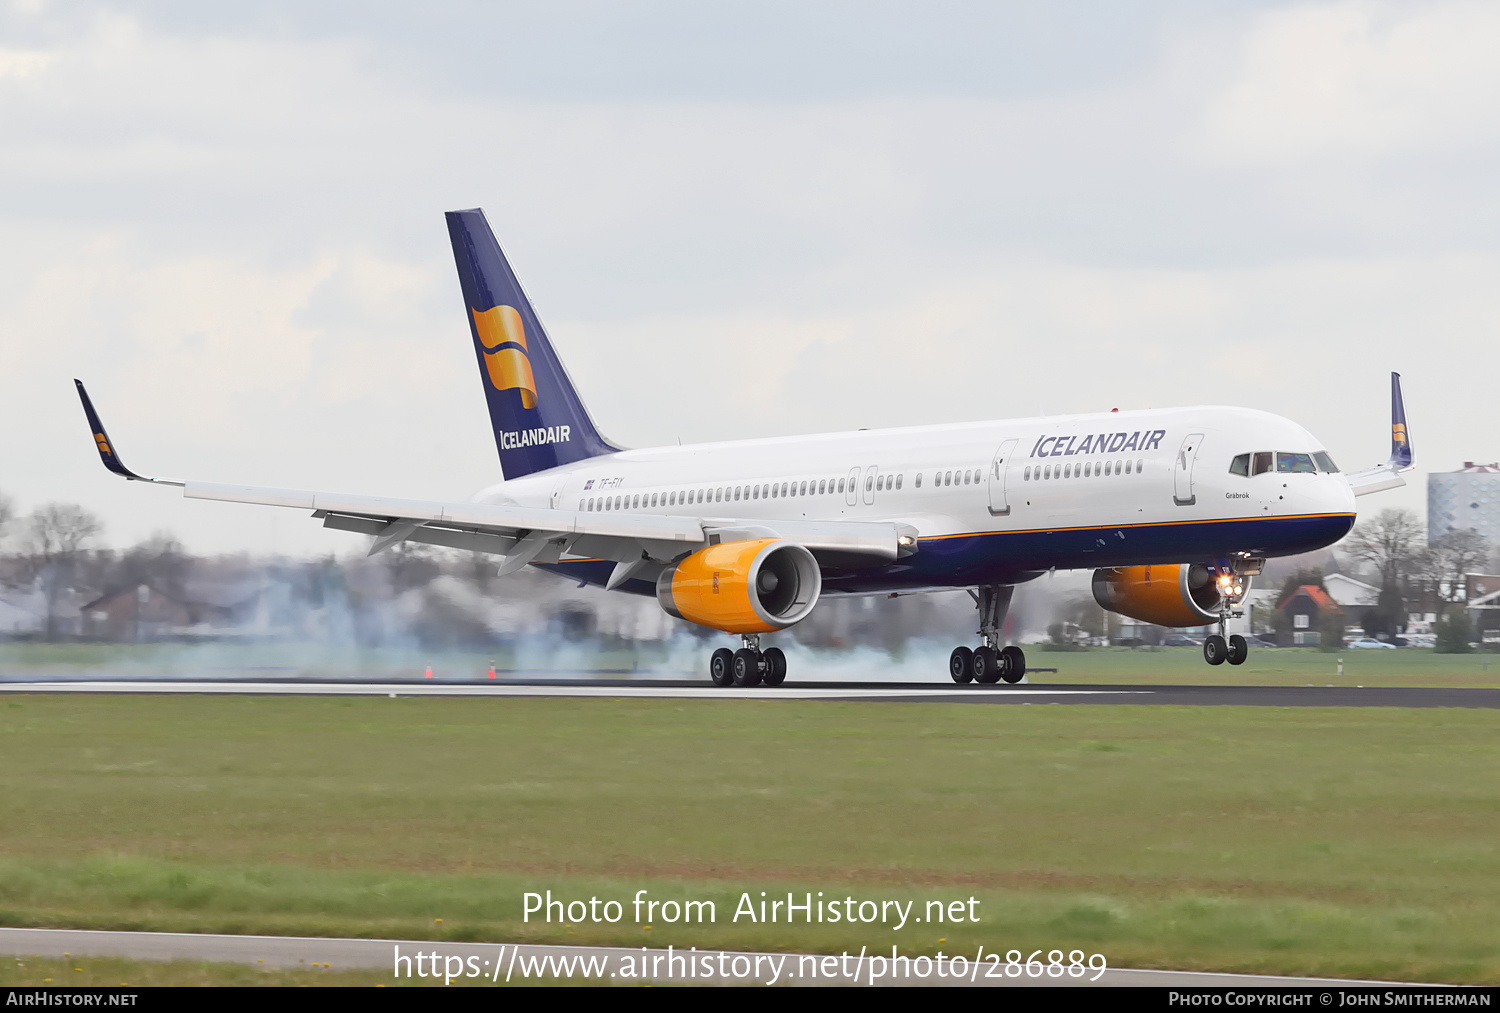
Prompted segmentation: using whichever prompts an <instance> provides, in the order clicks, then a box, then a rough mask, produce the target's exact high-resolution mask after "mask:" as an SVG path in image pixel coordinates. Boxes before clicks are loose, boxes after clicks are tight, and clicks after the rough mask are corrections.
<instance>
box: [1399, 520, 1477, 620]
mask: <svg viewBox="0 0 1500 1013" xmlns="http://www.w3.org/2000/svg"><path fill="white" fill-rule="evenodd" d="M1489 554H1490V546H1489V543H1488V542H1487V541H1486V540H1485V537H1484V536H1483V535H1481V534H1480V533H1479V532H1477V531H1475V530H1474V529H1473V528H1467V529H1465V530H1462V531H1450V532H1448V533H1447V534H1446V535H1444V536H1442V537H1441V538H1439V539H1438V540H1437V541H1435V542H1433V543H1432V544H1430V545H1429V546H1428V547H1427V551H1425V552H1422V553H1419V554H1418V555H1417V557H1416V559H1415V560H1414V567H1413V571H1414V575H1415V576H1416V577H1418V578H1419V579H1420V580H1421V581H1422V583H1423V584H1424V585H1425V586H1426V588H1427V590H1428V591H1429V592H1431V594H1432V597H1433V598H1434V599H1435V600H1436V601H1437V610H1438V617H1439V618H1442V615H1443V613H1444V612H1445V611H1446V609H1447V606H1449V605H1452V604H1453V603H1455V602H1459V601H1463V600H1464V598H1465V584H1466V582H1465V580H1464V575H1465V574H1469V573H1474V572H1475V571H1477V570H1478V569H1479V567H1481V566H1483V565H1484V564H1485V562H1486V560H1487V559H1488V557H1489Z"/></svg>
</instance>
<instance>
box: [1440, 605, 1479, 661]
mask: <svg viewBox="0 0 1500 1013" xmlns="http://www.w3.org/2000/svg"><path fill="white" fill-rule="evenodd" d="M1433 629H1434V630H1436V632H1437V637H1436V643H1434V644H1433V649H1434V650H1435V652H1436V653H1438V654H1468V653H1469V651H1470V650H1472V648H1470V647H1469V639H1470V638H1471V637H1472V636H1473V635H1474V626H1473V624H1472V623H1470V622H1469V613H1468V611H1467V610H1466V609H1458V610H1456V611H1454V612H1450V613H1448V614H1447V615H1445V616H1443V617H1442V618H1440V619H1439V620H1438V621H1437V625H1436V626H1434V627H1433Z"/></svg>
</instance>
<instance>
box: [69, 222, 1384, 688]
mask: <svg viewBox="0 0 1500 1013" xmlns="http://www.w3.org/2000/svg"><path fill="white" fill-rule="evenodd" d="M446 217H447V224H448V234H449V238H450V240H451V242H452V246H453V254H454V259H455V261H456V263H457V267H458V277H459V285H460V288H461V289H462V292H463V300H464V316H465V318H466V320H467V323H468V329H469V337H470V339H471V342H472V345H473V349H474V354H475V356H476V360H477V363H478V367H479V374H480V377H481V380H482V384H483V389H484V394H485V399H486V402H487V404H488V407H489V416H490V421H491V425H492V428H493V430H494V437H495V445H496V448H497V450H498V452H499V456H500V468H501V472H502V474H503V476H504V481H502V482H500V483H498V484H496V485H492V486H490V487H488V488H486V489H483V490H481V491H480V492H478V493H476V494H475V495H474V496H473V497H472V498H471V499H470V500H469V501H468V502H447V501H426V500H403V499H387V498H380V497H374V496H357V495H345V494H339V493H330V492H319V491H310V490H296V489H275V488H257V487H252V486H242V485H224V484H217V483H211V482H199V481H179V480H174V479H163V478H148V477H145V476H142V475H139V474H137V473H135V472H133V471H131V470H130V469H128V468H127V467H125V465H124V464H123V463H122V462H121V460H120V456H119V451H118V448H116V446H115V444H114V443H113V442H112V441H111V440H110V439H109V437H108V435H107V434H106V432H105V429H104V425H103V423H102V422H101V421H100V418H99V415H98V413H97V412H96V411H95V409H94V405H93V403H92V401H91V400H90V398H89V395H88V392H87V391H86V390H85V389H84V386H83V384H82V383H81V382H79V381H77V380H75V381H74V383H75V384H76V385H77V389H78V395H79V397H80V399H81V400H82V402H83V409H84V413H85V415H86V416H87V418H88V423H89V428H90V431H91V433H92V434H93V437H94V442H95V444H96V446H97V448H98V451H99V455H100V459H101V460H102V461H103V463H104V466H105V467H106V468H107V469H109V470H110V471H111V472H113V473H114V474H116V475H119V476H121V477H123V478H126V479H128V480H131V481H140V482H149V483H153V484H157V485H169V486H177V487H180V488H181V489H182V491H183V495H184V496H186V497H188V498H192V499H203V500H220V501H226V502H232V503H253V504H262V505H266V506H279V507H290V508H293V509H299V510H308V511H311V513H312V516H313V517H314V518H317V519H321V520H322V522H323V526H324V527H327V528H332V529H335V530H339V531H353V532H358V533H361V534H365V535H369V536H372V538H373V542H372V543H371V546H370V552H371V554H374V553H378V552H381V551H383V550H385V549H388V548H390V547H391V546H393V545H396V544H397V543H399V542H403V541H414V542H423V543H427V544H432V545H441V546H449V547H452V548H457V549H464V550H472V551H478V552H484V553H492V554H494V555H495V556H497V557H499V559H500V562H499V573H500V575H502V576H503V575H505V574H509V573H513V572H515V571H517V570H519V569H521V568H522V567H524V566H527V565H531V566H536V567H539V568H541V569H543V570H548V571H551V572H553V573H556V574H559V575H561V576H564V577H566V578H568V579H570V580H574V581H578V582H580V583H587V584H593V585H597V586H599V587H603V588H604V589H606V590H611V591H621V592H626V593H632V594H638V595H646V596H654V597H655V598H656V599H657V601H658V603H659V604H660V607H661V608H662V609H664V610H665V611H666V612H667V613H669V614H670V615H672V616H675V617H677V618H680V619H684V620H686V621H688V622H691V623H696V624H698V625H700V626H704V627H708V628H711V629H714V630H718V631H721V632H723V633H726V634H730V635H732V636H735V637H738V638H739V644H740V646H739V648H738V649H737V650H730V649H728V648H720V649H718V650H715V651H714V652H713V653H712V655H711V657H710V658H709V663H708V674H709V677H710V679H711V680H712V682H713V683H714V684H715V685H718V686H729V685H735V686H755V685H760V684H764V685H769V686H776V685H780V684H781V683H782V682H783V681H784V680H785V678H786V674H787V663H786V655H785V653H784V652H783V651H782V650H781V649H780V648H777V647H766V648H763V647H762V641H761V638H762V637H763V636H766V635H769V634H772V633H775V632H777V631H780V630H785V629H788V628H789V627H792V626H794V625H795V624H796V623H798V622H800V621H801V620H803V619H805V618H807V616H808V615H809V614H811V613H812V611H813V609H814V608H815V607H816V606H817V604H818V602H819V601H820V600H822V598H824V597H825V596H833V595H868V594H885V595H893V596H895V595H901V594H906V593H914V592H923V591H935V590H954V589H966V590H968V591H969V593H970V595H971V596H972V597H973V598H974V601H975V605H976V608H977V610H978V613H979V629H978V630H977V633H978V635H979V638H980V644H979V646H978V647H977V648H970V647H969V646H967V645H960V646H958V647H956V648H954V650H953V652H952V654H951V655H950V657H949V671H948V674H949V676H950V677H951V678H952V679H953V680H954V681H955V682H958V683H967V682H970V681H974V682H977V683H984V684H993V683H996V682H999V681H1001V680H1004V681H1005V682H1006V683H1015V682H1019V681H1020V680H1021V678H1022V677H1023V676H1024V675H1025V673H1026V656H1025V654H1024V652H1023V651H1022V650H1021V648H1020V647H1019V646H1017V645H1015V644H1005V643H1004V642H1003V639H1002V626H1003V624H1004V621H1005V617H1006V614H1007V612H1008V610H1009V607H1010V602H1011V598H1012V595H1013V593H1014V590H1015V587H1016V586H1017V585H1019V584H1023V583H1025V582H1026V581H1029V580H1033V579H1035V578H1037V577H1039V576H1041V575H1042V574H1045V573H1047V572H1049V571H1053V570H1071V569H1092V570H1093V571H1094V575H1093V581H1092V587H1093V592H1094V597H1095V599H1096V600H1097V601H1098V602H1099V604H1100V605H1101V606H1102V607H1104V608H1106V609H1109V610H1111V611H1113V612H1117V613H1119V614H1122V615H1125V616H1130V617H1132V618H1135V619H1138V620H1141V621H1144V622H1149V623H1155V624H1158V625H1163V626H1177V627H1194V626H1207V625H1211V624H1214V623H1217V626H1218V632H1217V633H1214V634H1211V635H1210V636H1208V637H1207V638H1206V639H1205V641H1204V644H1203V656H1204V660H1205V661H1207V662H1208V663H1209V664H1211V665H1219V664H1223V663H1224V662H1226V661H1227V662H1228V663H1229V664H1231V665H1239V664H1242V663H1243V662H1244V661H1245V659H1246V657H1247V656H1248V653H1249V647H1248V645H1247V643H1246V641H1245V638H1244V637H1242V636H1240V635H1238V634H1235V635H1229V633H1228V629H1227V626H1228V622H1229V620H1230V619H1231V618H1233V617H1236V616H1239V615H1242V614H1243V612H1242V610H1241V605H1242V603H1243V601H1244V597H1245V594H1246V593H1247V592H1248V590H1249V588H1250V584H1251V581H1252V579H1253V578H1254V577H1255V576H1256V575H1258V574H1259V573H1261V571H1262V567H1263V566H1264V563H1265V560H1266V559H1268V558H1270V557H1275V556H1287V555H1295V554H1298V553H1303V552H1309V551H1312V550H1314V549H1319V548H1322V547H1324V546H1328V545H1332V544H1333V543H1335V542H1337V541H1338V540H1339V539H1341V538H1343V537H1344V535H1345V534H1347V533H1348V531H1349V529H1350V528H1351V527H1352V526H1353V524H1354V520H1355V516H1356V508H1355V498H1356V497H1357V496H1363V495H1366V494H1369V493H1375V492H1379V491H1382V490H1385V489H1391V488H1395V487H1398V486H1401V485H1404V484H1405V480H1404V479H1403V478H1402V474H1403V473H1404V472H1406V471H1409V470H1411V469H1412V468H1413V463H1412V462H1413V456H1412V447H1411V442H1410V439H1409V438H1408V434H1407V431H1406V413H1405V408H1404V405H1403V402H1402V396H1401V378H1400V374H1398V373H1392V374H1391V452H1390V457H1389V459H1388V460H1387V461H1386V462H1385V463H1384V464H1381V465H1379V466H1377V467H1374V468H1370V469H1367V470H1364V471H1360V472H1356V473H1353V474H1345V473H1342V472H1340V471H1339V469H1338V468H1337V467H1336V466H1335V464H1334V462H1333V460H1332V458H1331V457H1329V455H1328V453H1327V451H1326V450H1324V449H1323V448H1322V445H1321V444H1320V443H1319V441H1318V440H1316V439H1315V438H1314V437H1313V436H1312V435H1311V434H1309V433H1308V431H1307V430H1305V429H1303V428H1302V427H1301V426H1299V425H1297V424H1296V423H1295V422H1292V421H1290V420H1288V419H1285V418H1281V417H1279V416H1276V415H1272V414H1270V413H1267V412H1263V411H1256V410H1252V409H1247V408H1232V407H1195V408H1170V409H1159V410H1158V409H1152V410H1142V411H1119V410H1112V411H1109V412H1101V413H1097V414H1085V415H1066V416H1050V417H1042V418H1029V419H1016V420H1010V421H996V422H969V423H959V424H951V425H928V426H918V427H911V428H901V429H868V430H860V431H858V432H844V433H830V434H825V435H817V436H799V437H778V438H772V439H754V440H739V441H732V442H722V443H705V444H698V445H688V446H671V447H657V448H652V449H636V450H630V449H624V448H622V447H619V446H616V445H615V444H614V443H612V442H610V441H609V440H608V439H606V438H605V437H604V436H603V435H602V434H601V433H600V431H599V430H598V428H597V427H596V426H595V424H594V421H593V419H592V417H591V416H590V415H589V413H588V411H587V409H586V408H585V407H584V404H583V400H582V399H581V398H580V397H579V395H578V392H577V390H576V389H575V387H574V385H573V383H572V381H571V380H570V379H569V378H568V374H567V371H566V369H564V367H563V364H562V360H561V359H560V358H559V356H558V354H557V351H556V349H555V348H554V346H553V343H552V340H551V338H550V337H549V336H548V335H547V332H546V330H545V329H544V328H543V326H542V323H541V320H540V319H539V318H538V316H537V314H536V310H535V309H534V308H533V306H532V304H531V300H530V299H529V298H527V296H526V293H525V291H524V290H523V289H522V287H521V283H520V282H519V280H517V278H516V275H515V272H514V271H513V270H512V268H511V265H510V263H509V261H508V260H507V259H506V257H505V254H504V253H503V252H502V251H501V249H500V244H499V243H498V241H497V240H496V239H495V235H494V233H493V232H492V231H491V229H490V226H489V223H488V221H487V220H486V218H485V215H484V212H483V211H482V210H480V209H477V208H476V209H471V210H466V211H450V212H448V213H447V216H446Z"/></svg>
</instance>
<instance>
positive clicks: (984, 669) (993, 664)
mask: <svg viewBox="0 0 1500 1013" xmlns="http://www.w3.org/2000/svg"><path fill="white" fill-rule="evenodd" d="M969 667H970V669H971V670H972V671H973V673H974V681H975V682H978V683H982V684H984V685H986V686H988V685H990V684H991V683H996V682H999V681H1000V655H999V654H998V653H997V652H996V651H995V649H994V648H993V647H981V648H979V649H978V650H976V651H975V652H974V657H973V658H972V659H971V660H970V662H969Z"/></svg>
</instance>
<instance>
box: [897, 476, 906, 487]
mask: <svg viewBox="0 0 1500 1013" xmlns="http://www.w3.org/2000/svg"><path fill="white" fill-rule="evenodd" d="M904 477H905V476H904V475H901V474H899V473H898V474H897V475H896V488H897V489H900V488H901V479H902V478H904Z"/></svg>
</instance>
